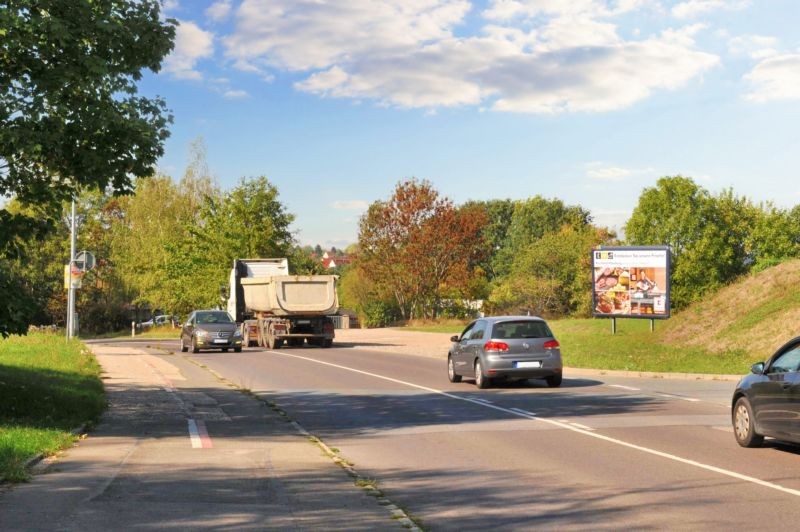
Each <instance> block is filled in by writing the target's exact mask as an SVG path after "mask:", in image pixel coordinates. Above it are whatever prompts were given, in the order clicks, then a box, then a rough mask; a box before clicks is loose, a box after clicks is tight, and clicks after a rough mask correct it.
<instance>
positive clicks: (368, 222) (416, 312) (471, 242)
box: [359, 179, 486, 319]
mask: <svg viewBox="0 0 800 532" xmlns="http://www.w3.org/2000/svg"><path fill="white" fill-rule="evenodd" d="M485 223H486V215H485V213H484V211H483V210H481V209H479V208H474V207H465V208H462V209H459V208H457V207H456V206H455V205H453V202H452V201H451V200H450V199H448V198H444V197H440V196H439V193H438V192H437V191H436V190H435V189H434V188H433V186H432V185H431V183H430V182H428V181H424V180H423V181H420V180H417V179H411V180H408V181H405V182H401V183H398V185H397V186H396V187H395V190H394V192H393V194H392V196H391V197H390V198H389V199H388V200H387V201H376V202H374V203H373V204H372V205H370V207H369V209H368V210H367V213H366V214H365V215H364V216H363V217H362V218H361V222H360V225H359V249H360V250H361V251H360V253H361V254H360V256H359V267H360V268H361V270H362V272H363V273H364V275H365V276H366V278H368V279H369V280H370V281H371V282H372V283H373V285H374V286H375V287H377V289H378V290H379V291H380V292H381V293H383V294H384V295H390V296H391V297H392V298H394V300H395V301H396V302H397V305H398V307H399V310H400V314H401V317H402V318H403V319H414V318H420V317H422V318H435V317H436V316H437V315H438V314H439V312H440V310H441V308H442V303H443V300H444V299H446V298H448V299H449V298H454V297H455V298H460V299H465V298H467V297H469V294H468V293H467V288H468V286H469V285H470V282H471V281H472V280H473V278H474V276H475V275H476V274H478V275H479V274H480V272H479V271H476V264H477V263H478V262H479V261H480V260H481V259H482V258H484V254H485V253H486V249H485V246H484V242H483V238H482V237H481V228H482V227H483V225H484V224H485Z"/></svg>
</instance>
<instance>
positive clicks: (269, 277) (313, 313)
mask: <svg viewBox="0 0 800 532" xmlns="http://www.w3.org/2000/svg"><path fill="white" fill-rule="evenodd" d="M337 279H338V277H337V276H336V275H290V274H289V262H288V261H287V260H286V259H283V258H281V259H235V260H234V261H233V269H232V270H231V275H230V296H229V298H228V312H230V314H231V315H232V316H234V318H235V320H236V322H237V323H240V324H241V326H242V335H243V337H244V342H243V344H244V345H259V346H261V347H268V348H269V349H279V348H280V347H282V346H283V345H284V344H286V345H290V346H302V345H303V344H304V343H305V342H307V343H308V344H309V345H316V346H319V347H330V346H331V345H333V338H334V336H335V335H334V327H333V320H332V319H331V318H330V317H329V316H332V315H335V314H336V311H337V310H338V309H339V300H338V297H337V295H336V280H337Z"/></svg>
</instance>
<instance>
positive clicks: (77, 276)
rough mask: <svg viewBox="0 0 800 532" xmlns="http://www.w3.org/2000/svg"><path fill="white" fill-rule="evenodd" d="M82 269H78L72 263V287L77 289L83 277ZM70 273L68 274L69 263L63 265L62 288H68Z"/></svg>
mask: <svg viewBox="0 0 800 532" xmlns="http://www.w3.org/2000/svg"><path fill="white" fill-rule="evenodd" d="M83 273H84V272H83V271H81V270H80V268H78V267H77V266H76V265H75V264H73V265H72V288H73V289H77V288H80V287H81V285H82V283H81V279H82V278H83ZM69 282H70V275H69V264H65V265H64V289H65V290H69V288H70V285H69Z"/></svg>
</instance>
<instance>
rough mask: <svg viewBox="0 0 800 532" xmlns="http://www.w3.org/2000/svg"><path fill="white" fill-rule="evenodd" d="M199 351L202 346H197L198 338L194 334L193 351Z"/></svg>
mask: <svg viewBox="0 0 800 532" xmlns="http://www.w3.org/2000/svg"><path fill="white" fill-rule="evenodd" d="M199 352H200V348H199V347H197V338H195V337H194V336H192V353H199Z"/></svg>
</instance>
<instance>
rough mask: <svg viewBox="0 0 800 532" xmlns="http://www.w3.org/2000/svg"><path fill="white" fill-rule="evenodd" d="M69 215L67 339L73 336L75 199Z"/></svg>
mask: <svg viewBox="0 0 800 532" xmlns="http://www.w3.org/2000/svg"><path fill="white" fill-rule="evenodd" d="M71 214H72V215H71V217H70V235H69V239H70V242H69V283H68V286H69V295H68V297H67V339H70V338H73V337H74V336H75V288H74V287H73V286H72V266H73V264H74V263H75V245H76V242H77V235H76V234H75V198H73V199H72V213H71Z"/></svg>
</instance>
